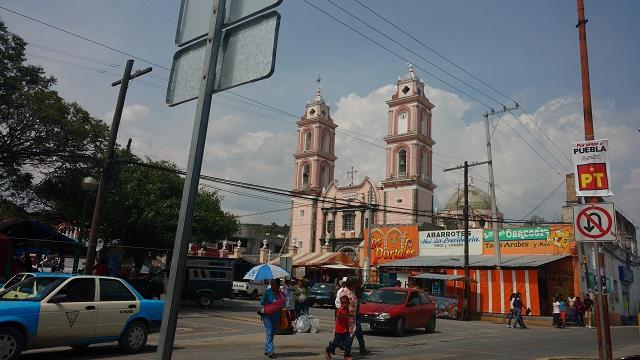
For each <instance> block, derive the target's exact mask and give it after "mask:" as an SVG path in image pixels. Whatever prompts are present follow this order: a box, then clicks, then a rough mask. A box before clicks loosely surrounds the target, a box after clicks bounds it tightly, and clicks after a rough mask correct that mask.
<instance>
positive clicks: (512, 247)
mask: <svg viewBox="0 0 640 360" xmlns="http://www.w3.org/2000/svg"><path fill="white" fill-rule="evenodd" d="M575 246H576V245H575V242H574V241H573V229H572V227H571V226H570V225H552V226H550V227H549V237H548V238H547V239H546V240H509V241H505V240H503V241H501V242H500V254H503V255H504V254H513V255H558V254H571V253H572V252H573V251H574V249H575ZM493 248H494V246H493V242H483V244H482V254H483V255H493Z"/></svg>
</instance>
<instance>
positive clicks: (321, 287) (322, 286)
mask: <svg viewBox="0 0 640 360" xmlns="http://www.w3.org/2000/svg"><path fill="white" fill-rule="evenodd" d="M311 291H333V284H315V285H313V287H312V288H311Z"/></svg>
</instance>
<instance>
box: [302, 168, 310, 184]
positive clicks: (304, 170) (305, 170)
mask: <svg viewBox="0 0 640 360" xmlns="http://www.w3.org/2000/svg"><path fill="white" fill-rule="evenodd" d="M310 173H311V169H310V167H309V164H305V165H304V166H303V167H302V188H303V189H306V188H308V187H309V176H310Z"/></svg>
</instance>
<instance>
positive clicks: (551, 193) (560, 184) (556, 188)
mask: <svg viewBox="0 0 640 360" xmlns="http://www.w3.org/2000/svg"><path fill="white" fill-rule="evenodd" d="M565 182H566V179H565V180H564V181H562V182H561V183H559V184H558V185H557V186H556V187H555V188H554V189H553V190H552V191H551V192H550V193H549V195H547V196H545V197H544V199H542V201H540V203H538V205H536V207H535V208H533V209H531V211H529V212H528V213H527V214H526V215H525V216H523V217H522V218H521V220H524V219H525V218H527V217H529V215H531V214H533V213H534V212H535V211H536V210H537V209H538V208H539V207H540V206H542V204H544V203H545V202H546V201H547V200H549V198H550V197H551V196H553V194H555V193H556V191H558V189H560V186H562V184H564V183H565Z"/></svg>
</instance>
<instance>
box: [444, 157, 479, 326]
mask: <svg viewBox="0 0 640 360" xmlns="http://www.w3.org/2000/svg"><path fill="white" fill-rule="evenodd" d="M488 163H489V162H488V161H482V162H474V163H471V164H469V163H468V162H467V161H465V162H464V165H459V166H456V167H453V168H449V169H444V170H443V171H444V172H447V171H452V170H459V169H464V209H463V210H462V211H463V218H464V297H463V300H462V319H463V320H465V321H469V292H470V290H471V288H470V286H469V277H470V276H471V274H470V271H469V167H471V166H478V165H483V164H488Z"/></svg>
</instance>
